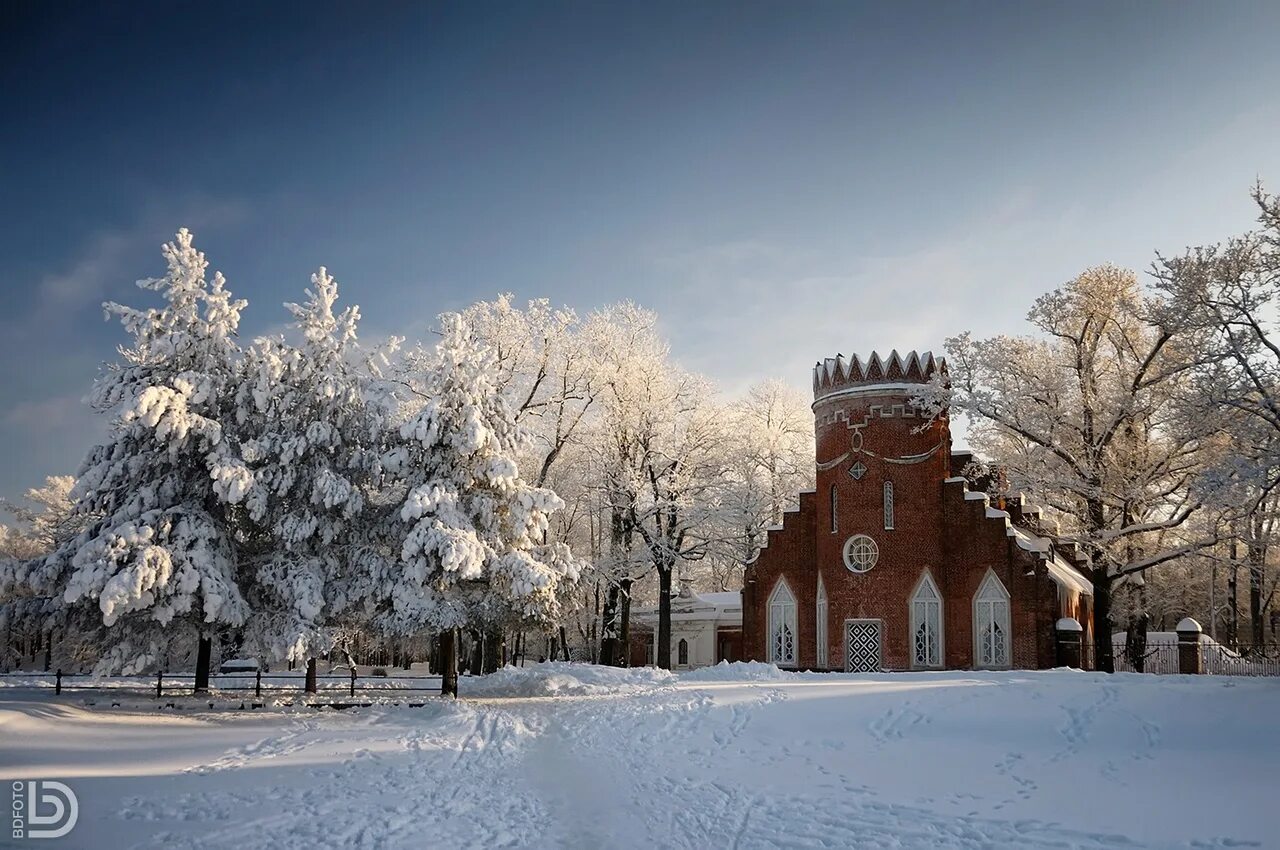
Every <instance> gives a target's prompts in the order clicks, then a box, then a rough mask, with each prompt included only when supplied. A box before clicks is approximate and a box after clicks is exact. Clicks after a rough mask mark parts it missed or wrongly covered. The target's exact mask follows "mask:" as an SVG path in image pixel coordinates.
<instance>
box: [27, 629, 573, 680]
mask: <svg viewBox="0 0 1280 850" xmlns="http://www.w3.org/2000/svg"><path fill="white" fill-rule="evenodd" d="M560 654H561V655H562V656H563V657H564V660H565V661H568V660H569V638H568V637H567V636H566V635H565V632H564V626H563V625H562V626H560ZM45 669H46V670H48V669H49V667H48V665H47V664H46V665H45Z"/></svg>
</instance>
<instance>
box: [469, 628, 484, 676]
mask: <svg viewBox="0 0 1280 850" xmlns="http://www.w3.org/2000/svg"><path fill="white" fill-rule="evenodd" d="M467 634H468V635H469V636H470V637H471V657H470V659H469V660H468V661H467V672H468V673H470V674H471V675H472V676H478V675H480V673H481V671H482V670H484V635H483V634H482V633H481V632H480V630H479V629H467Z"/></svg>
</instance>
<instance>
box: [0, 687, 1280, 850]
mask: <svg viewBox="0 0 1280 850" xmlns="http://www.w3.org/2000/svg"><path fill="white" fill-rule="evenodd" d="M463 690H464V696H467V694H468V693H469V694H470V698H467V699H464V700H461V701H459V702H457V703H452V702H445V701H442V700H439V699H430V700H427V702H428V705H427V706H426V707H422V708H410V707H407V706H400V707H396V706H391V705H376V706H374V707H371V708H356V709H350V710H347V711H331V710H325V711H316V710H311V709H298V708H295V709H276V710H268V711H257V712H251V711H246V712H238V711H236V712H226V711H224V712H209V711H204V712H195V711H192V710H191V709H190V708H189V709H188V710H185V711H181V712H175V711H173V710H169V709H164V710H156V709H155V708H152V707H148V708H146V709H145V710H143V709H138V708H128V707H122V708H117V709H112V708H104V707H103V705H104V703H103V702H99V704H98V705H97V706H95V707H92V708H87V707H85V706H83V705H82V702H83V697H75V698H72V699H69V700H68V699H67V698H65V697H64V698H63V699H62V700H56V701H55V700H53V699H52V698H51V695H50V694H49V692H48V691H47V690H43V691H38V690H35V689H27V688H21V687H16V688H14V687H11V688H5V689H2V690H0V774H2V775H3V778H5V779H11V778H51V779H60V780H63V781H64V782H66V783H67V784H68V785H70V786H71V787H72V788H73V790H74V791H75V792H76V793H77V795H78V797H79V800H80V821H79V824H78V826H77V827H76V829H75V831H74V832H73V833H72V834H71V835H70V836H69V837H68V838H67V839H62V841H61V843H60V842H57V841H55V842H50V846H60V844H61V846H73V847H94V848H115V847H133V846H138V847H166V848H181V847H191V848H195V847H200V848H204V847H234V848H241V849H243V848H250V847H272V848H312V847H369V848H374V847H377V848H381V847H427V846H443V847H499V846H533V847H583V848H597V847H646V848H647V847H687V848H713V847H772V846H788V847H875V848H880V847H908V848H909V847H924V848H930V847H972V848H980V847H981V848H986V847H1011V848H1015V847H1016V848H1030V847H1055V848H1058V847H1079V848H1103V847H1126V848H1132V847H1135V846H1136V847H1233V846H1257V847H1277V846H1280V817H1277V815H1276V810H1275V809H1274V808H1272V807H1273V806H1274V805H1275V800H1276V794H1275V789H1276V787H1277V786H1276V781H1275V777H1276V776H1277V772H1278V771H1280V722H1277V718H1280V680H1276V679H1270V680H1268V679H1243V678H1227V677H1214V676H1200V677H1190V676H1150V675H1148V676H1141V675H1135V674H1117V675H1115V676H1112V677H1107V676H1103V675H1099V674H1088V673H1075V672H1066V671H1053V672H1037V673H1028V672H1010V673H920V674H886V675H819V674H786V673H779V672H778V671H777V670H775V669H773V668H771V667H767V666H764V665H730V666H728V667H722V668H713V669H710V670H701V671H697V672H695V673H690V674H686V675H684V676H681V677H673V676H671V675H670V674H666V673H662V672H660V671H654V670H636V671H618V670H610V669H603V668H598V667H588V666H582V665H567V664H546V665H540V666H539V667H537V668H534V669H526V670H511V669H508V670H505V671H502V672H500V673H497V674H494V675H493V676H491V677H487V678H485V679H479V680H469V681H464V685H463ZM137 704H138V705H143V704H145V703H137ZM206 708H207V706H206ZM0 843H2V841H0Z"/></svg>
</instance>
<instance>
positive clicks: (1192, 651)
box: [1177, 617, 1204, 674]
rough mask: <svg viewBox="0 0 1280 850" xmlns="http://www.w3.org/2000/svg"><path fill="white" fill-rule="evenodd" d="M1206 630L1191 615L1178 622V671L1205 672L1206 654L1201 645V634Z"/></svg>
mask: <svg viewBox="0 0 1280 850" xmlns="http://www.w3.org/2000/svg"><path fill="white" fill-rule="evenodd" d="M1203 631H1204V630H1203V629H1201V628H1200V624H1199V623H1197V622H1196V621H1195V620H1193V619H1192V618H1190V617H1184V618H1183V619H1182V622H1180V623H1178V626H1177V632H1178V672H1179V673H1193V674H1195V673H1203V672H1204V654H1203V652H1202V651H1201V647H1200V634H1201V633H1202V632H1203Z"/></svg>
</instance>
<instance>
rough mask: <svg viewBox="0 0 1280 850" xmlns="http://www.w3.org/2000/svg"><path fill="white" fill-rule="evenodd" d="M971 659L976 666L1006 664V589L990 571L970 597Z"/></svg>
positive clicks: (1007, 635) (1002, 665) (1007, 639)
mask: <svg viewBox="0 0 1280 850" xmlns="http://www.w3.org/2000/svg"><path fill="white" fill-rule="evenodd" d="M973 659H974V666H975V667H1008V666H1009V591H1007V590H1005V588H1004V585H1003V584H1001V583H1000V579H999V578H997V577H996V574H995V573H994V572H991V571H990V570H988V571H987V577H986V578H985V579H983V580H982V584H981V586H979V587H978V592H977V594H975V595H974V597H973Z"/></svg>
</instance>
